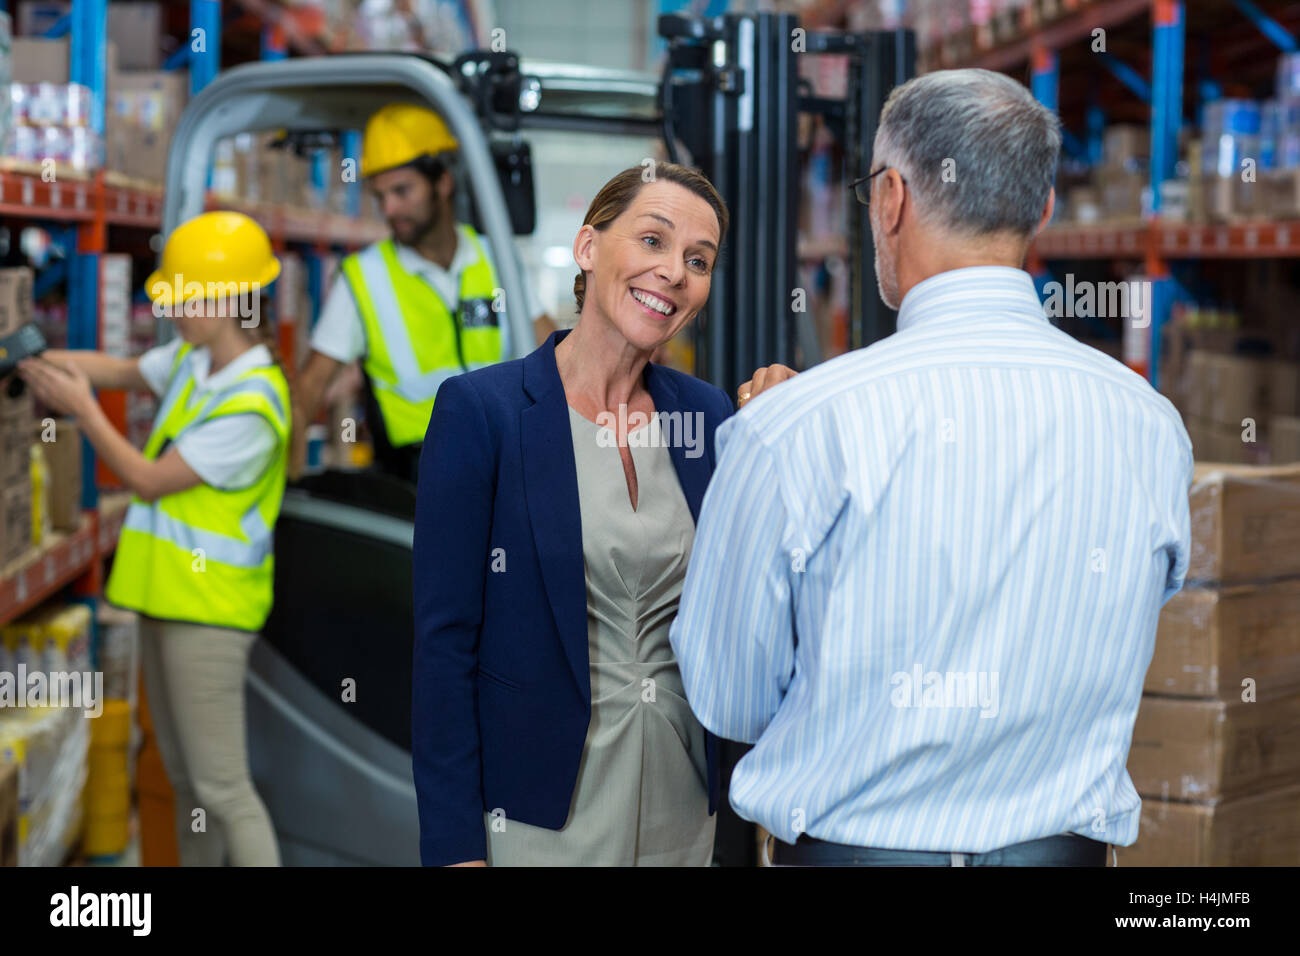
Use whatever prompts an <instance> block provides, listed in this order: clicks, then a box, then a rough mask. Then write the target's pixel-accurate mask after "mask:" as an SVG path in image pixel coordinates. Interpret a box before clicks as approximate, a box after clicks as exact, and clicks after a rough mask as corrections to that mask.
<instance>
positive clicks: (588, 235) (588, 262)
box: [573, 223, 596, 272]
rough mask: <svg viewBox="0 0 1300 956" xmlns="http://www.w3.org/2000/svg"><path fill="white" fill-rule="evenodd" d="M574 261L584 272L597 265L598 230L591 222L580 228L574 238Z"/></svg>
mask: <svg viewBox="0 0 1300 956" xmlns="http://www.w3.org/2000/svg"><path fill="white" fill-rule="evenodd" d="M573 261H574V262H576V263H577V264H578V268H579V269H581V270H582V271H583V272H590V271H591V270H592V269H594V268H595V267H596V230H595V227H593V226H592V225H591V224H590V223H588V224H587V225H584V226H583V227H582V228H581V229H579V230H578V234H577V235H576V236H574V238H573Z"/></svg>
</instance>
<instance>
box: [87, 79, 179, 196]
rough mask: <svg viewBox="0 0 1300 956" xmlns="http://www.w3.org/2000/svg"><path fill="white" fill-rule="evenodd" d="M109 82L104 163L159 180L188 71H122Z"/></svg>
mask: <svg viewBox="0 0 1300 956" xmlns="http://www.w3.org/2000/svg"><path fill="white" fill-rule="evenodd" d="M109 87H110V94H109V109H108V110H107V114H108V115H107V118H106V125H107V144H106V147H107V153H108V158H107V166H108V168H109V169H111V170H114V171H116V172H120V173H123V174H125V175H128V176H132V177H134V178H137V179H146V180H151V181H153V182H161V181H162V180H163V179H164V177H165V174H166V166H167V147H168V145H169V144H170V142H171V134H172V130H174V129H175V128H176V123H177V121H178V120H179V118H180V114H181V111H182V110H183V109H184V108H185V102H186V99H187V97H188V95H189V74H188V72H187V71H185V70H175V71H172V72H163V71H155V70H148V71H121V72H117V73H115V74H113V75H112V77H111V78H110V82H109Z"/></svg>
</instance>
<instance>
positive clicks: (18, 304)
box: [0, 266, 33, 335]
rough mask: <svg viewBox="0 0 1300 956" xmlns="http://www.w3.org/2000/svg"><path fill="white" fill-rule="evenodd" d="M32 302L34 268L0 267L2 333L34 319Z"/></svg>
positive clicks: (14, 329)
mask: <svg viewBox="0 0 1300 956" xmlns="http://www.w3.org/2000/svg"><path fill="white" fill-rule="evenodd" d="M32 302H33V300H32V270H31V269H29V268H27V267H26V266H18V267H16V268H12V269H0V335H8V334H9V333H10V332H13V331H16V330H17V329H18V328H19V327H20V326H23V325H26V324H27V323H28V322H30V321H31V320H32Z"/></svg>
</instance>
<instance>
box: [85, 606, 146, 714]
mask: <svg viewBox="0 0 1300 956" xmlns="http://www.w3.org/2000/svg"><path fill="white" fill-rule="evenodd" d="M95 620H96V622H97V624H98V635H99V660H98V662H97V664H98V667H99V669H100V670H101V671H102V672H103V674H104V696H105V697H106V698H110V699H117V700H126V701H130V702H131V704H132V705H134V704H135V702H136V700H137V698H138V691H139V688H138V675H139V670H140V620H139V618H138V617H137V616H136V615H135V614H134V613H133V612H131V611H126V610H123V609H122V608H119V607H114V606H113V605H111V604H108V603H107V602H105V601H100V602H99V606H98V608H97V609H96V611H95Z"/></svg>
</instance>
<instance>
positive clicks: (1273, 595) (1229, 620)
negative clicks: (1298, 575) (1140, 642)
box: [1142, 579, 1300, 700]
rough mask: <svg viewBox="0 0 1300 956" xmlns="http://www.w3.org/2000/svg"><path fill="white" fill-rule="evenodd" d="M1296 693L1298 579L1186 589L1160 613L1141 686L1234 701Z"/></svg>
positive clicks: (1299, 676) (1299, 687) (1299, 684)
mask: <svg viewBox="0 0 1300 956" xmlns="http://www.w3.org/2000/svg"><path fill="white" fill-rule="evenodd" d="M1246 678H1253V679H1254V680H1255V682H1256V684H1255V688H1256V693H1257V695H1258V696H1259V698H1260V699H1261V700H1262V699H1268V698H1272V697H1277V696H1282V695H1285V694H1287V693H1290V692H1293V691H1300V580H1296V579H1291V580H1285V581H1273V582H1268V583H1265V584H1258V585H1249V584H1246V585H1238V586H1236V587H1230V588H1184V589H1183V590H1182V591H1180V592H1178V593H1177V594H1175V595H1174V596H1173V597H1172V598H1170V599H1169V603H1168V604H1166V605H1165V606H1164V609H1163V610H1162V611H1161V612H1160V624H1159V627H1158V629H1157V631H1156V647H1155V653H1154V654H1153V655H1152V658H1151V666H1150V667H1148V668H1147V674H1146V680H1145V682H1144V683H1143V685H1142V688H1143V690H1144V691H1146V692H1148V693H1154V694H1168V695H1174V696H1180V697H1217V698H1221V699H1224V700H1239V699H1240V697H1241V692H1242V681H1243V680H1245V679H1246Z"/></svg>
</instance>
